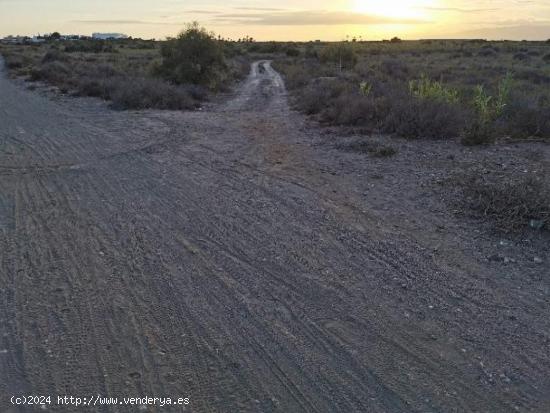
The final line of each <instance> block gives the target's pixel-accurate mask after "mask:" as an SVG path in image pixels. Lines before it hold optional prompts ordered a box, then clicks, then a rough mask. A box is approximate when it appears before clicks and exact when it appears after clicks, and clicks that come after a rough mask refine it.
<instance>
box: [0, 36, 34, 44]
mask: <svg viewBox="0 0 550 413" xmlns="http://www.w3.org/2000/svg"><path fill="white" fill-rule="evenodd" d="M29 40H30V39H29V38H28V37H26V36H7V37H4V38H3V39H2V40H1V42H2V43H4V44H24V43H26V42H27V41H29Z"/></svg>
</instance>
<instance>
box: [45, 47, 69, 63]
mask: <svg viewBox="0 0 550 413" xmlns="http://www.w3.org/2000/svg"><path fill="white" fill-rule="evenodd" d="M67 60H68V59H67V56H66V55H64V54H63V52H61V51H60V50H58V49H51V50H49V51H48V52H46V54H45V55H44V57H43V58H42V63H48V62H66V61H67Z"/></svg>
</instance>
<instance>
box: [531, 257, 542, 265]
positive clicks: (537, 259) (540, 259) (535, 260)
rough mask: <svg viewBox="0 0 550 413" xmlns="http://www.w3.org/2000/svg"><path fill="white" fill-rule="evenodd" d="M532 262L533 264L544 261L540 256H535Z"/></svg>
mask: <svg viewBox="0 0 550 413" xmlns="http://www.w3.org/2000/svg"><path fill="white" fill-rule="evenodd" d="M533 262H534V263H535V264H542V263H543V262H544V261H543V260H542V258H540V257H535V258H533Z"/></svg>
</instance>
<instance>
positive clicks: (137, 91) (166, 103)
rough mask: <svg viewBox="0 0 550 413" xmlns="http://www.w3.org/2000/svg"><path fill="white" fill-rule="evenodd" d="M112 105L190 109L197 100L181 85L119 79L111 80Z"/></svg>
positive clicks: (120, 107)
mask: <svg viewBox="0 0 550 413" xmlns="http://www.w3.org/2000/svg"><path fill="white" fill-rule="evenodd" d="M111 82H112V83H111V85H110V88H111V90H112V92H111V100H112V106H113V108H115V109H122V110H124V109H169V110H182V109H192V108H195V107H196V106H197V102H196V101H195V100H194V99H193V98H192V97H191V94H190V93H189V91H188V90H187V89H186V88H185V87H183V86H173V85H169V84H167V83H165V82H163V81H161V80H158V79H147V78H142V79H132V80H128V79H121V78H118V79H116V80H112V81H111Z"/></svg>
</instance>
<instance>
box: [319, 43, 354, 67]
mask: <svg viewBox="0 0 550 413" xmlns="http://www.w3.org/2000/svg"><path fill="white" fill-rule="evenodd" d="M319 58H320V59H321V62H324V63H331V64H333V65H334V66H335V67H336V68H337V69H338V70H339V71H340V72H341V71H342V70H344V69H353V67H354V66H355V65H356V64H357V54H356V53H355V49H354V47H353V44H352V43H348V42H339V43H333V44H331V45H329V46H327V47H325V48H324V49H323V50H321V54H320V56H319Z"/></svg>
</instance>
